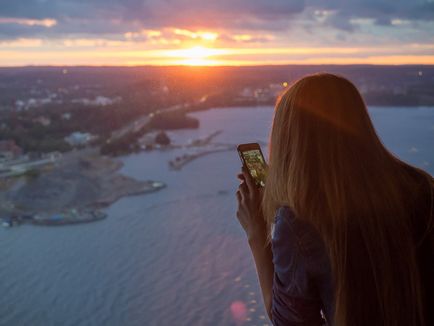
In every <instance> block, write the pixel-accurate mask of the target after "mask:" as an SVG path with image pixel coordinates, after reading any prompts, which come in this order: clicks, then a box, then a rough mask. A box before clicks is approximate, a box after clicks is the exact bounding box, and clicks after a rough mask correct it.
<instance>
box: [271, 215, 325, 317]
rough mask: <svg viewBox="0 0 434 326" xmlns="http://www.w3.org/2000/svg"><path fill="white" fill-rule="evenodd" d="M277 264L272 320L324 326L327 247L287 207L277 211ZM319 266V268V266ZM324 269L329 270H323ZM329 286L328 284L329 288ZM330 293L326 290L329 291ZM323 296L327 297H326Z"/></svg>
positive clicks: (275, 254)
mask: <svg viewBox="0 0 434 326" xmlns="http://www.w3.org/2000/svg"><path fill="white" fill-rule="evenodd" d="M272 251H273V264H274V279H273V297H272V307H271V314H272V321H273V324H274V325H276V326H279V325H285V326H291V325H297V326H307V325H309V326H314V325H315V326H317V325H325V324H326V323H325V320H324V318H323V317H322V315H321V310H324V304H323V300H329V298H326V297H324V296H323V295H322V293H321V292H322V290H323V289H322V287H323V284H318V281H321V282H322V281H323V280H322V279H321V277H323V276H325V278H326V279H325V280H324V281H326V283H327V281H328V280H327V277H328V276H329V275H327V274H328V272H327V268H328V267H327V264H328V258H327V260H326V261H325V265H324V264H322V266H321V263H324V261H321V260H324V259H325V258H324V248H323V245H322V243H321V241H320V240H319V237H318V235H316V234H315V233H314V231H313V230H312V228H311V227H310V226H309V225H307V224H306V222H303V221H300V220H299V219H297V218H295V217H294V213H293V212H292V210H291V209H290V208H288V207H281V208H279V210H278V211H277V214H276V219H275V225H274V230H273V235H272ZM318 264H320V265H318ZM324 267H326V270H325V271H324ZM326 287H327V285H326ZM326 292H327V291H326ZM323 297H324V298H323Z"/></svg>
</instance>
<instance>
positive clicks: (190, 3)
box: [0, 0, 434, 42]
mask: <svg viewBox="0 0 434 326" xmlns="http://www.w3.org/2000/svg"><path fill="white" fill-rule="evenodd" d="M360 19H370V20H371V21H372V23H373V24H374V25H377V26H383V27H390V28H406V27H405V26H406V25H405V24H401V25H400V24H393V22H397V21H406V22H410V23H411V22H432V21H433V20H434V1H431V0H346V1H342V0H219V1H203V0H122V1H119V0H92V1H81V0H27V1H16V0H2V5H1V7H0V38H3V39H8V38H9V39H14V38H22V37H31V36H34V37H35V38H36V37H44V38H55V37H58V38H62V37H79V38H82V37H83V35H85V36H92V35H94V36H95V37H102V36H103V37H105V38H115V39H116V38H122V37H123V36H124V35H125V34H127V33H139V34H140V33H141V31H142V30H160V29H169V28H177V29H179V30H187V31H189V32H191V33H196V31H197V30H206V29H208V30H223V29H226V30H231V31H233V33H234V34H237V35H250V34H253V33H255V32H257V33H258V34H261V35H270V34H279V33H285V32H286V31H291V30H297V28H300V27H302V28H304V29H306V30H308V31H311V32H313V33H315V32H318V31H319V30H321V29H322V28H332V29H335V30H336V31H342V32H344V33H345V32H350V33H352V32H354V31H356V30H358V29H359V28H360V24H358V23H357V22H360ZM297 24H298V25H297ZM421 28H422V27H421ZM344 35H345V34H340V38H341V39H344V38H345V36H344ZM181 36H182V35H181ZM184 36H185V35H184ZM228 38H229V39H230V38H232V39H233V40H237V38H236V37H231V36H228ZM136 39H137V41H142V42H143V41H146V40H149V38H147V37H146V35H145V36H143V35H141V37H137V38H136ZM255 39H256V40H257V41H258V42H259V41H260V40H261V38H260V37H256V38H255ZM268 40H269V38H268V37H265V38H263V41H264V42H267V41H268ZM238 41H243V40H242V37H241V38H240V37H239V38H238ZM244 41H246V42H247V41H248V40H247V38H246V39H245V40H244Z"/></svg>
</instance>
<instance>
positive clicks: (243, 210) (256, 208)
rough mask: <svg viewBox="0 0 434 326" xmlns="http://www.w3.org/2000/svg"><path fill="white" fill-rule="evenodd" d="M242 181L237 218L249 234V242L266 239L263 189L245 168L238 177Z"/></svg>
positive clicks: (238, 191) (238, 195) (238, 197)
mask: <svg viewBox="0 0 434 326" xmlns="http://www.w3.org/2000/svg"><path fill="white" fill-rule="evenodd" d="M238 178H239V179H240V180H241V182H240V185H239V187H238V190H237V193H236V195H237V201H238V209H237V218H238V221H239V222H240V224H241V226H242V227H243V229H244V231H245V232H246V234H247V238H248V239H249V241H251V240H255V239H258V240H261V241H263V240H264V239H265V238H266V224H265V220H264V217H263V214H262V208H261V202H262V189H259V188H258V186H256V184H255V181H254V180H253V178H252V177H251V175H250V173H249V172H247V170H246V169H245V168H243V170H242V173H241V174H239V175H238Z"/></svg>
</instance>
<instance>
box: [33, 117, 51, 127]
mask: <svg viewBox="0 0 434 326" xmlns="http://www.w3.org/2000/svg"><path fill="white" fill-rule="evenodd" d="M33 122H35V123H39V124H41V125H42V126H44V127H48V126H49V125H50V124H51V120H50V118H47V117H44V116H39V117H37V118H35V119H33Z"/></svg>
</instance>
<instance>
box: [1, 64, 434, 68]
mask: <svg viewBox="0 0 434 326" xmlns="http://www.w3.org/2000/svg"><path fill="white" fill-rule="evenodd" d="M289 66H338V67H344V66H365V67H366V66H372V67H404V66H406V67H412V66H413V67H414V66H427V67H434V64H430V63H389V64H384V63H342V64H339V63H287V64H285V63H276V64H246V65H243V64H241V65H235V64H234V65H184V64H173V65H158V64H143V65H128V64H124V65H122V64H121V65H105V64H101V65H99V64H85V65H80V64H79V65H73V64H71V65H69V64H68V65H31V64H30V65H16V66H15V65H14V66H0V69H14V68H15V69H19V68H193V69H194V68H242V67H245V68H249V67H289Z"/></svg>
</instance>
